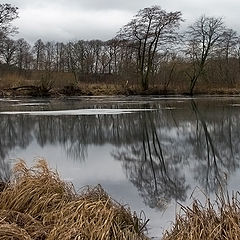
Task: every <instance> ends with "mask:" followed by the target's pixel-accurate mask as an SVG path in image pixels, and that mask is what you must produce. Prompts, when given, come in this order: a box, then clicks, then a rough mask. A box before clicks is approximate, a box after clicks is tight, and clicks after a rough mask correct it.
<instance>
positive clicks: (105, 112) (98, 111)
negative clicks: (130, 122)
mask: <svg viewBox="0 0 240 240" xmlns="http://www.w3.org/2000/svg"><path fill="white" fill-rule="evenodd" d="M154 110H156V109H76V110H58V111H22V112H14V111H11V112H10V111H9V112H0V114H1V115H3V114H4V115H35V116H40V115H43V116H67V115H115V114H126V113H133V112H143V111H154Z"/></svg>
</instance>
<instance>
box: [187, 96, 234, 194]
mask: <svg viewBox="0 0 240 240" xmlns="http://www.w3.org/2000/svg"><path fill="white" fill-rule="evenodd" d="M192 109H193V112H194V114H195V116H196V119H197V123H196V131H195V133H196V134H195V136H193V138H191V142H192V145H193V147H194V151H193V153H196V155H195V156H196V160H197V162H196V163H197V164H196V167H195V171H196V174H195V178H196V179H198V180H199V181H200V182H201V184H202V185H203V186H204V188H205V190H207V191H214V190H215V189H216V188H218V187H219V185H220V186H223V185H224V184H225V183H226V178H227V175H228V174H229V173H231V172H232V171H234V170H235V169H236V167H237V166H239V165H238V162H237V161H236V160H237V159H238V161H239V154H238V155H236V158H237V159H236V158H235V157H234V156H235V154H234V149H233V145H232V143H233V140H232V127H231V125H232V120H231V119H229V118H227V119H226V120H223V121H222V122H220V124H215V123H214V122H212V123H207V122H206V121H205V119H204V117H203V115H202V114H201V113H200V111H199V109H198V107H197V104H196V103H195V101H194V100H192ZM221 146H222V147H223V148H222V147H221Z"/></svg>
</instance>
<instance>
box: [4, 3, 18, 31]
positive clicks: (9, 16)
mask: <svg viewBox="0 0 240 240" xmlns="http://www.w3.org/2000/svg"><path fill="white" fill-rule="evenodd" d="M17 17H18V8H17V7H14V6H12V5H11V4H0V32H1V33H2V34H4V35H8V34H11V33H15V32H16V28H15V27H13V26H12V25H11V23H12V21H13V20H14V19H16V18H17Z"/></svg>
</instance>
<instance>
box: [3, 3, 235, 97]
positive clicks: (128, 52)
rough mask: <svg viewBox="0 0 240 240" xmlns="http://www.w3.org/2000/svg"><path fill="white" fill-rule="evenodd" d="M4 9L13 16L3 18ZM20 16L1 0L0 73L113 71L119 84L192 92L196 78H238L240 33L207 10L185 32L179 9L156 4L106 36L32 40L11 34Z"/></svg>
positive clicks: (219, 82)
mask: <svg viewBox="0 0 240 240" xmlns="http://www.w3.org/2000/svg"><path fill="white" fill-rule="evenodd" d="M4 11H5V12H7V13H8V15H9V16H11V17H9V18H8V19H7V20H6V19H5V21H4V19H3V18H4V16H6V14H5V15H4V14H1V13H4ZM17 16H18V15H17V8H16V7H12V6H11V5H9V4H0V33H1V34H0V62H1V71H2V72H4V70H3V69H5V72H6V71H8V70H9V69H15V70H17V71H18V72H20V73H21V72H24V71H28V70H36V71H45V72H62V73H65V72H67V73H72V74H73V75H74V79H75V80H76V81H77V82H78V81H81V80H82V76H99V75H104V76H106V75H111V79H115V81H116V84H118V82H119V83H120V82H121V83H123V82H126V83H128V84H138V85H139V86H141V87H142V89H143V90H147V89H148V88H149V87H152V86H156V85H159V86H162V87H163V88H164V89H167V88H169V87H170V88H176V89H177V88H179V87H181V85H187V86H188V92H189V93H190V94H192V93H193V92H194V89H195V86H196V83H197V82H198V84H199V85H201V84H203V85H204V83H208V84H209V83H210V84H212V85H213V86H216V87H221V86H225V87H226V86H227V87H236V86H237V85H238V84H239V83H240V38H239V36H238V34H237V32H236V31H234V30H232V29H229V28H227V27H226V26H225V24H224V22H223V20H222V18H215V17H207V16H204V15H203V16H201V17H200V18H198V19H197V20H196V21H195V22H194V23H193V24H192V25H191V26H189V27H188V28H187V29H186V30H185V31H184V32H183V31H180V30H179V27H180V23H181V22H182V21H183V20H182V14H181V12H178V11H177V12H166V11H165V10H162V9H161V8H160V7H159V6H153V7H150V8H144V9H142V10H140V11H139V12H138V13H137V14H136V15H135V16H134V17H133V19H132V20H131V21H130V22H129V23H128V24H126V25H125V26H123V28H121V29H120V31H119V32H118V34H117V35H116V36H115V37H114V38H113V39H111V40H108V41H101V40H91V41H83V40H79V41H69V42H67V43H63V42H53V41H51V42H43V41H42V40H41V39H39V40H37V41H36V42H35V43H34V44H33V45H31V44H29V43H28V42H27V41H26V40H24V39H19V40H13V39H12V37H11V35H12V33H14V32H15V31H16V29H14V28H13V27H12V26H11V21H12V20H13V19H15V18H16V17H17ZM1 18H2V19H1ZM4 22H5V24H4ZM6 26H7V27H6ZM87 79H88V78H87V77H85V80H84V81H87ZM101 79H102V81H104V78H101Z"/></svg>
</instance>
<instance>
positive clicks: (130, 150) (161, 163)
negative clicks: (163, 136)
mask: <svg viewBox="0 0 240 240" xmlns="http://www.w3.org/2000/svg"><path fill="white" fill-rule="evenodd" d="M138 129H139V134H140V136H141V139H140V141H136V142H134V143H132V144H131V145H128V146H125V147H123V148H122V149H120V150H118V151H116V152H115V153H114V154H113V156H114V157H115V158H116V159H117V160H120V161H122V162H123V166H124V168H125V169H126V173H127V175H128V177H129V179H130V181H131V182H132V183H133V184H134V185H135V186H136V187H137V188H138V190H139V192H140V195H141V196H142V197H143V199H144V201H145V203H146V204H147V205H149V206H150V207H152V208H156V207H157V208H158V209H162V208H164V207H165V204H167V203H169V202H170V201H171V200H172V199H174V200H181V201H183V200H185V198H186V191H187V189H188V186H186V183H185V178H184V175H182V174H181V173H180V171H179V165H178V164H176V159H174V157H173V154H171V152H170V151H169V149H168V147H166V146H163V144H162V143H161V141H160V132H158V130H159V128H158V129H157V127H156V123H155V122H154V121H153V120H152V118H151V117H149V115H148V116H147V114H146V113H143V114H141V116H140V117H139V126H138ZM163 148H165V149H163Z"/></svg>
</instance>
